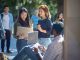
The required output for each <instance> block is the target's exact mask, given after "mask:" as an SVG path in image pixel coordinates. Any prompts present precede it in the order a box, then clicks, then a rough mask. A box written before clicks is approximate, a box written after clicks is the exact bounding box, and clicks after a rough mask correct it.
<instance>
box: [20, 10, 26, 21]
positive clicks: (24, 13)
mask: <svg viewBox="0 0 80 60" xmlns="http://www.w3.org/2000/svg"><path fill="white" fill-rule="evenodd" d="M26 18H27V13H26V12H24V11H23V12H22V13H21V19H22V20H23V21H25V20H26Z"/></svg>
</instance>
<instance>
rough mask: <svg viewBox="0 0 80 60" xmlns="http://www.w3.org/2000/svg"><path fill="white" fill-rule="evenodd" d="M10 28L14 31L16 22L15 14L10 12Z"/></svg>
mask: <svg viewBox="0 0 80 60" xmlns="http://www.w3.org/2000/svg"><path fill="white" fill-rule="evenodd" d="M10 30H11V31H12V33H13V30H14V22H13V15H12V14H11V13H10Z"/></svg>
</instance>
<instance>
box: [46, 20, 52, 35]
mask: <svg viewBox="0 0 80 60" xmlns="http://www.w3.org/2000/svg"><path fill="white" fill-rule="evenodd" d="M51 29H52V26H51V22H50V21H48V22H47V29H46V31H47V34H48V35H50V34H51Z"/></svg>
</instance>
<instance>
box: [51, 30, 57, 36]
mask: <svg viewBox="0 0 80 60" xmlns="http://www.w3.org/2000/svg"><path fill="white" fill-rule="evenodd" d="M52 33H53V35H54V37H56V36H57V35H58V34H57V32H56V30H55V29H53V32H52Z"/></svg>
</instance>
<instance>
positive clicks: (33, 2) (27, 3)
mask: <svg viewBox="0 0 80 60" xmlns="http://www.w3.org/2000/svg"><path fill="white" fill-rule="evenodd" d="M2 1H3V2H1V3H4V4H5V3H6V2H7V4H8V5H9V6H10V9H11V12H13V14H14V15H17V11H18V9H19V7H21V6H24V7H26V8H27V9H28V11H29V13H30V15H32V12H33V11H34V10H35V9H37V7H38V6H39V5H41V4H47V5H48V7H49V9H50V12H51V15H55V14H56V13H57V6H58V4H57V3H59V2H60V1H61V0H2Z"/></svg>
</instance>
